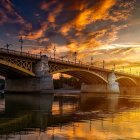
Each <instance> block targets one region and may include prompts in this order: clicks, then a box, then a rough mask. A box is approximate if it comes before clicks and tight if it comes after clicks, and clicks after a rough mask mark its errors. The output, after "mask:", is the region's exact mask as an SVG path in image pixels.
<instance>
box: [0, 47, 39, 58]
mask: <svg viewBox="0 0 140 140" xmlns="http://www.w3.org/2000/svg"><path fill="white" fill-rule="evenodd" d="M0 54H7V55H9V54H10V55H14V56H20V57H26V58H31V59H41V56H40V55H37V54H30V53H27V52H20V51H15V50H9V49H4V48H0Z"/></svg>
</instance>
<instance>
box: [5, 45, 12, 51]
mask: <svg viewBox="0 0 140 140" xmlns="http://www.w3.org/2000/svg"><path fill="white" fill-rule="evenodd" d="M9 46H12V44H6V45H5V46H4V47H6V49H7V50H9Z"/></svg>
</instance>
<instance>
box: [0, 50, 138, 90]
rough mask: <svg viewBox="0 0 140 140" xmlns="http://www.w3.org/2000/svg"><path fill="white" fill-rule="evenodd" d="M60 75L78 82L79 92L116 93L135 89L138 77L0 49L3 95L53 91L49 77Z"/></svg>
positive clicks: (0, 73)
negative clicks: (4, 83) (75, 79)
mask: <svg viewBox="0 0 140 140" xmlns="http://www.w3.org/2000/svg"><path fill="white" fill-rule="evenodd" d="M56 73H64V74H68V75H71V76H73V77H76V78H78V79H80V80H81V81H82V82H83V84H82V88H81V90H82V91H83V92H86V90H87V89H88V91H87V92H93V91H95V92H99V91H100V92H103V91H105V92H119V91H120V88H119V87H120V86H122V87H138V85H139V79H140V77H139V76H134V75H131V74H127V73H122V72H117V71H112V70H109V69H104V68H99V67H95V66H93V65H87V64H82V63H74V62H70V61H63V60H60V59H53V58H48V57H47V56H40V55H33V54H29V53H25V52H18V51H13V50H7V49H3V48H1V49H0V75H3V76H4V77H6V85H7V86H6V90H7V91H17V92H19V91H21V92H22V91H23V92H24V91H46V90H47V91H48V92H49V91H50V92H52V90H53V80H52V76H51V75H53V74H56Z"/></svg>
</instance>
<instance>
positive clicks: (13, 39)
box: [0, 0, 140, 72]
mask: <svg viewBox="0 0 140 140" xmlns="http://www.w3.org/2000/svg"><path fill="white" fill-rule="evenodd" d="M20 36H23V38H24V48H23V50H24V51H30V52H32V53H39V52H40V51H42V52H43V53H44V54H48V55H51V56H53V50H52V48H53V45H54V44H55V46H56V55H57V57H61V56H65V58H67V59H69V60H73V54H74V52H77V54H78V59H79V60H81V61H83V62H90V58H91V57H93V62H96V63H98V64H99V65H100V63H101V62H102V61H103V60H105V62H106V66H112V65H113V64H114V63H115V64H116V67H117V68H122V66H125V68H126V67H127V68H128V69H129V68H130V67H132V69H133V70H135V72H136V71H137V72H140V70H139V69H140V67H139V66H140V0H0V46H1V47H3V46H4V45H5V44H7V43H10V44H13V46H11V49H16V50H19V49H20V47H19V42H18V40H19V37H20Z"/></svg>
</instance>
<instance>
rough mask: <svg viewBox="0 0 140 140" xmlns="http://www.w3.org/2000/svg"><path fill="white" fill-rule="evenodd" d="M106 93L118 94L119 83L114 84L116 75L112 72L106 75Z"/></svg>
mask: <svg viewBox="0 0 140 140" xmlns="http://www.w3.org/2000/svg"><path fill="white" fill-rule="evenodd" d="M107 92H111V93H119V92H120V89H119V83H118V82H116V75H115V73H114V72H112V73H110V74H109V75H108V86H107Z"/></svg>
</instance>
